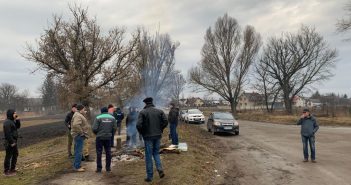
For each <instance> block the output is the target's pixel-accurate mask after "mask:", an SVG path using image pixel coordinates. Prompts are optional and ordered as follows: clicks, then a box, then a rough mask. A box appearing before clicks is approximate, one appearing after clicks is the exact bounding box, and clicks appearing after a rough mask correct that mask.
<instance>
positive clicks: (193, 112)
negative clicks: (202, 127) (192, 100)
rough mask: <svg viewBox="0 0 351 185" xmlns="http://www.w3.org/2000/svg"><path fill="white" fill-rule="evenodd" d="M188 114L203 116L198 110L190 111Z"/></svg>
mask: <svg viewBox="0 0 351 185" xmlns="http://www.w3.org/2000/svg"><path fill="white" fill-rule="evenodd" d="M188 113H189V114H202V112H201V111H199V110H197V109H193V110H189V111H188Z"/></svg>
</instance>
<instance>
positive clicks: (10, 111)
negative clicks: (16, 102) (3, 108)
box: [6, 109, 16, 120]
mask: <svg viewBox="0 0 351 185" xmlns="http://www.w3.org/2000/svg"><path fill="white" fill-rule="evenodd" d="M15 112H16V111H15V110H13V109H9V110H7V112H6V116H7V119H10V120H15V118H14V117H13V114H14V113H15Z"/></svg>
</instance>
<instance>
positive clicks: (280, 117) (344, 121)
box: [238, 112, 351, 126]
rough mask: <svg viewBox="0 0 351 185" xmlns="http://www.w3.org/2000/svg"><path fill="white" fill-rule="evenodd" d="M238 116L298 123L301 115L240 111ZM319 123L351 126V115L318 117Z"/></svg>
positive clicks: (244, 118)
mask: <svg viewBox="0 0 351 185" xmlns="http://www.w3.org/2000/svg"><path fill="white" fill-rule="evenodd" d="M238 118H239V119H241V120H249V121H259V122H269V123H279V124H296V123H297V121H298V119H299V118H300V116H297V115H284V114H268V113H254V112H250V113H239V114H238ZM316 118H317V121H318V124H319V125H327V126H351V117H318V116H316Z"/></svg>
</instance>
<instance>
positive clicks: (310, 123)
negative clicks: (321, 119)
mask: <svg viewBox="0 0 351 185" xmlns="http://www.w3.org/2000/svg"><path fill="white" fill-rule="evenodd" d="M297 125H301V135H303V136H306V137H309V136H314V134H315V133H316V132H317V130H318V129H319V126H318V123H317V120H316V118H315V117H313V116H309V117H305V118H301V119H300V120H299V121H298V122H297Z"/></svg>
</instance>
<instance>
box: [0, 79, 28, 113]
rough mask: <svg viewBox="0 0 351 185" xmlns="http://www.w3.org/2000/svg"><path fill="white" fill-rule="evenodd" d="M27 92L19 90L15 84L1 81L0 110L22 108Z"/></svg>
mask: <svg viewBox="0 0 351 185" xmlns="http://www.w3.org/2000/svg"><path fill="white" fill-rule="evenodd" d="M27 97H28V92H27V91H24V92H22V93H20V92H19V90H18V88H17V87H16V86H15V85H12V84H8V83H2V84H1V85H0V110H2V111H6V110H7V109H9V108H12V109H17V110H23V108H24V106H25V105H26V103H27Z"/></svg>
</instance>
